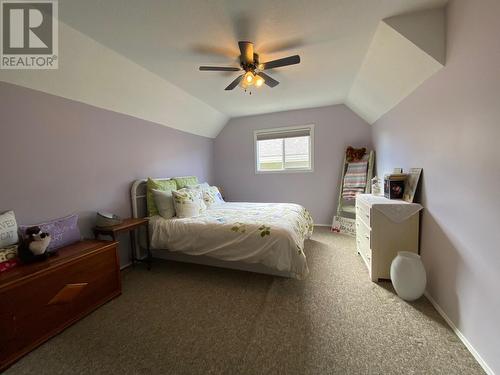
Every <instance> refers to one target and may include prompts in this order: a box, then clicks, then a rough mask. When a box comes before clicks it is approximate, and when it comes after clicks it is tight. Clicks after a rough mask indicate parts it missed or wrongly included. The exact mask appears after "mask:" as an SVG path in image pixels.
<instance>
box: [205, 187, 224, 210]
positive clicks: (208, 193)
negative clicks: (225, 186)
mask: <svg viewBox="0 0 500 375" xmlns="http://www.w3.org/2000/svg"><path fill="white" fill-rule="evenodd" d="M203 200H204V201H205V203H206V205H207V207H210V206H213V205H215V204H220V203H224V199H223V198H222V194H221V193H220V191H219V189H218V188H217V186H210V187H209V188H208V189H206V190H204V191H203Z"/></svg>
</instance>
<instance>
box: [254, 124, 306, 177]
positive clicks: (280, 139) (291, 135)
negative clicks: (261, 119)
mask: <svg viewBox="0 0 500 375" xmlns="http://www.w3.org/2000/svg"><path fill="white" fill-rule="evenodd" d="M255 142H256V166H257V172H278V171H308V170H312V126H307V127H304V128H281V129H270V130H264V131H258V132H256V134H255Z"/></svg>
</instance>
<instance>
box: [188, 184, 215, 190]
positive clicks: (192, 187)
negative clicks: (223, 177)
mask: <svg viewBox="0 0 500 375" xmlns="http://www.w3.org/2000/svg"><path fill="white" fill-rule="evenodd" d="M209 187H210V185H209V184H208V183H207V182H202V183H201V184H195V185H186V189H189V190H207V189H208V188H209Z"/></svg>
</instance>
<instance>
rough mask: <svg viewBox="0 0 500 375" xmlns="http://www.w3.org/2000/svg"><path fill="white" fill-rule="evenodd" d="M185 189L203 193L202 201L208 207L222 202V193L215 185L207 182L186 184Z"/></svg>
mask: <svg viewBox="0 0 500 375" xmlns="http://www.w3.org/2000/svg"><path fill="white" fill-rule="evenodd" d="M186 189H189V190H196V191H200V192H201V193H202V195H203V201H204V202H205V204H206V205H207V207H210V206H212V205H214V204H219V203H224V199H223V198H222V194H221V193H220V191H219V189H218V188H217V186H210V185H209V184H208V183H206V182H203V183H201V184H196V185H188V186H186Z"/></svg>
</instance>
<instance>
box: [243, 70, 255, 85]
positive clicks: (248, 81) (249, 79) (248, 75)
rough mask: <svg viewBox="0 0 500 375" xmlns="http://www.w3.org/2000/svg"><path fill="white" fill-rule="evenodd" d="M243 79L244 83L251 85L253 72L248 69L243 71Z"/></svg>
mask: <svg viewBox="0 0 500 375" xmlns="http://www.w3.org/2000/svg"><path fill="white" fill-rule="evenodd" d="M243 80H244V81H245V83H246V84H247V85H249V86H250V85H253V84H254V80H255V76H254V75H253V73H252V72H251V71H248V72H246V73H245V76H244V77H243Z"/></svg>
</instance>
